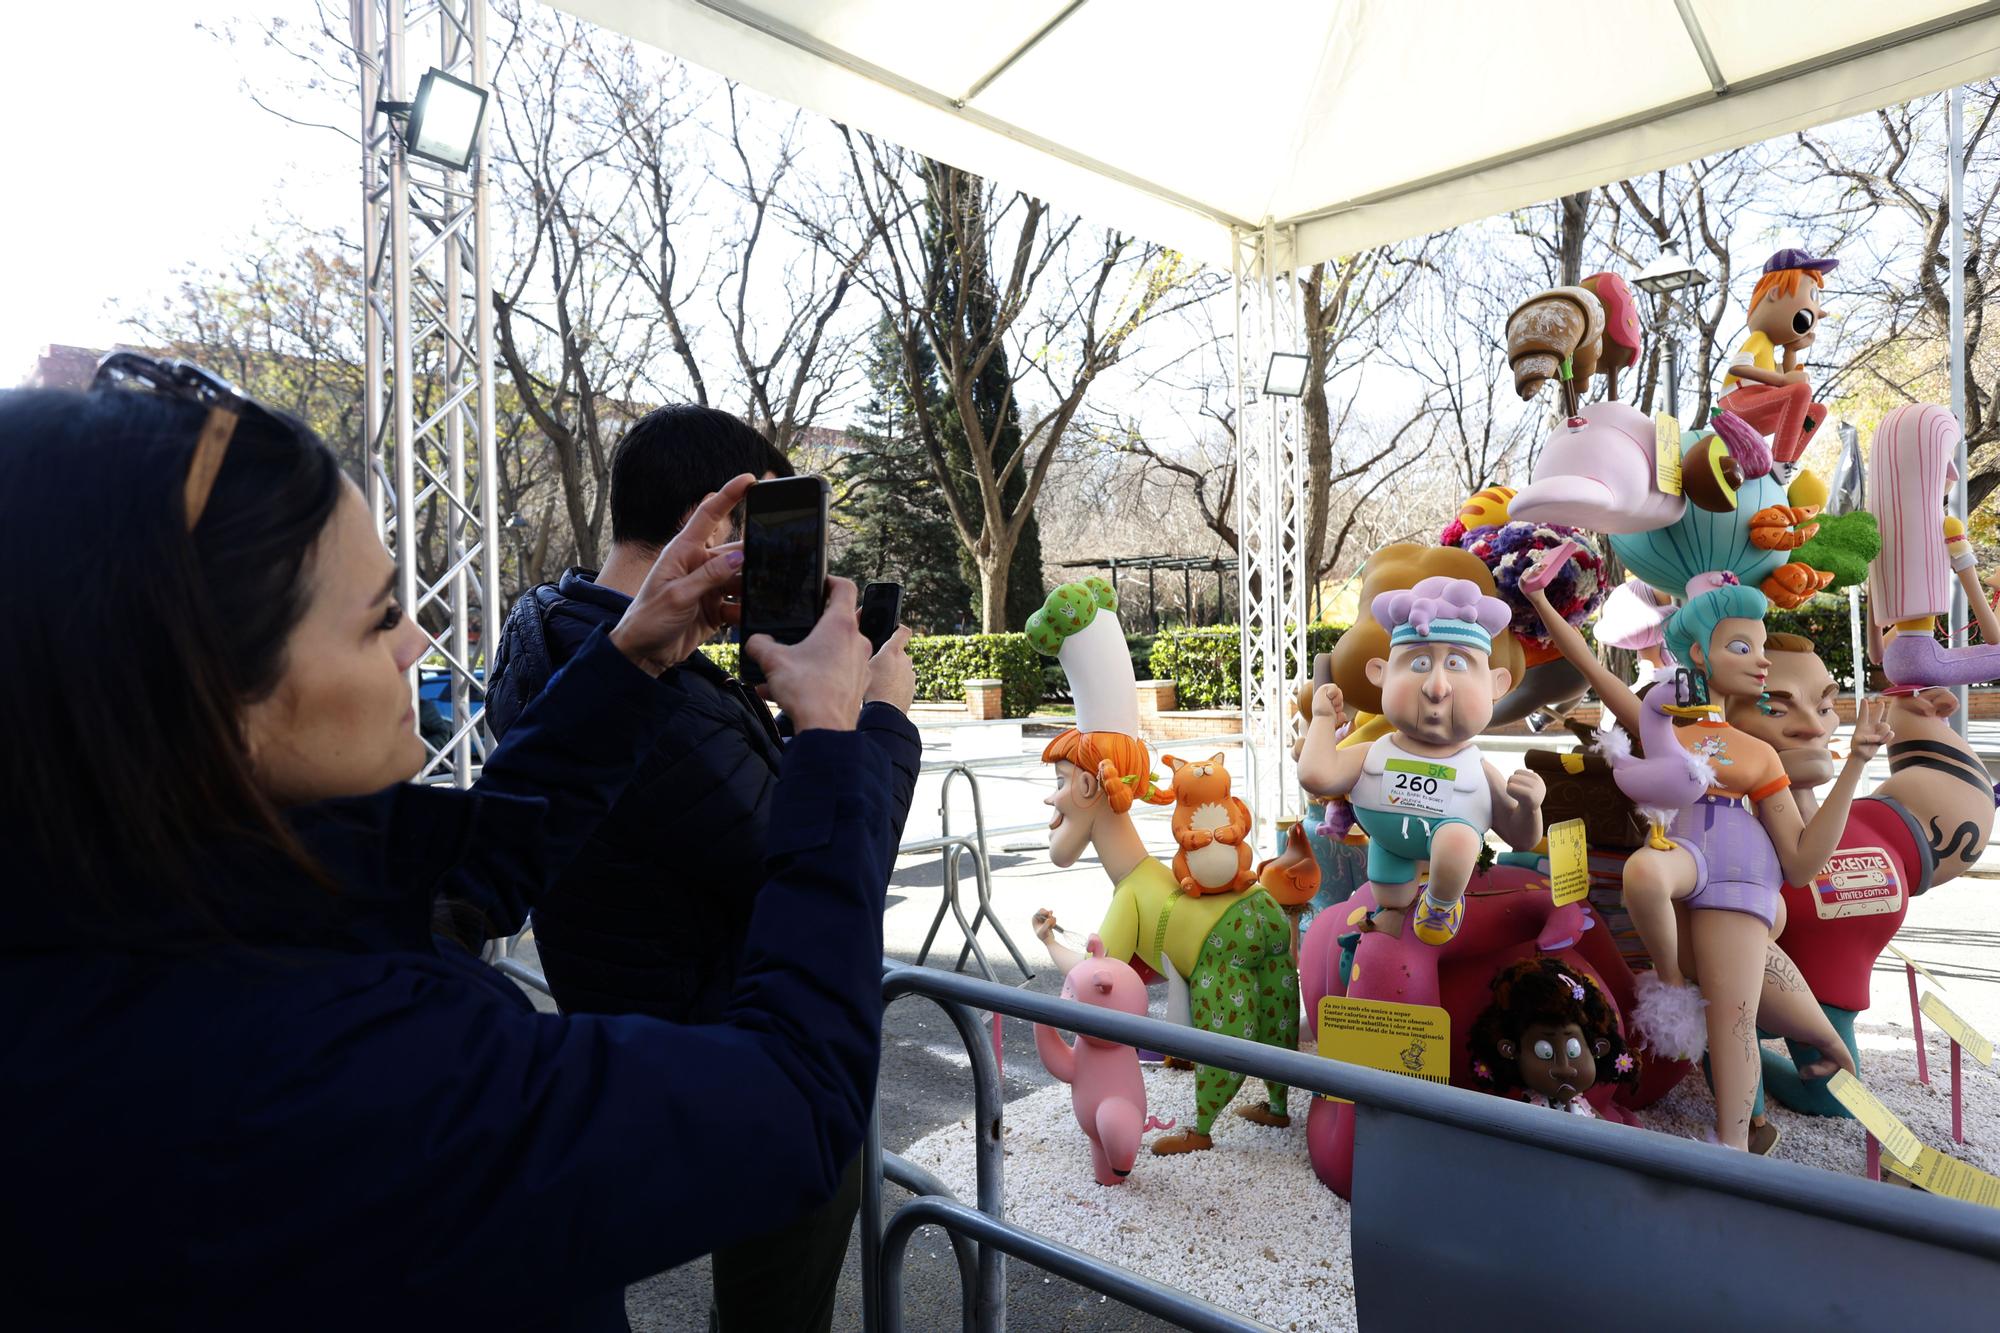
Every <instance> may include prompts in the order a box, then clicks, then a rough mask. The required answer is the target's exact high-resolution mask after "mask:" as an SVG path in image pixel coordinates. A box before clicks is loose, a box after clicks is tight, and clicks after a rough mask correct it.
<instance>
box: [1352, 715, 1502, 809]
mask: <svg viewBox="0 0 2000 1333" xmlns="http://www.w3.org/2000/svg"><path fill="white" fill-rule="evenodd" d="M1347 799H1348V802H1349V804H1351V805H1353V806H1354V807H1355V808H1356V809H1357V810H1375V811H1380V812H1381V813H1383V814H1390V815H1419V816H1421V817H1423V818H1425V819H1463V820H1464V821H1465V822H1466V823H1468V824H1470V825H1472V826H1473V827H1474V828H1476V829H1478V830H1479V831H1480V832H1482V833H1483V832H1485V831H1486V830H1487V829H1489V828H1491V827H1492V826H1493V789H1492V788H1491V786H1489V785H1488V783H1487V781H1486V760H1485V757H1484V756H1483V755H1481V754H1480V753H1479V747H1478V746H1477V745H1467V746H1465V747H1464V748H1462V749H1460V750H1459V751H1458V752H1457V753H1456V754H1453V755H1452V756H1450V757H1449V758H1446V759H1433V758H1431V757H1430V756H1429V755H1423V754H1411V753H1410V752H1409V751H1408V750H1405V749H1404V748H1403V747H1402V746H1400V745H1398V744H1397V743H1396V734H1395V733H1394V732H1391V733H1389V734H1388V735H1387V736H1383V737H1381V738H1380V739H1378V740H1376V741H1375V742H1374V744H1372V745H1370V746H1369V747H1368V757H1367V758H1366V759H1364V760H1362V763H1361V777H1360V778H1359V779H1358V780H1357V781H1356V782H1355V784H1354V790H1353V792H1351V793H1350V794H1349V795H1348V798H1347Z"/></svg>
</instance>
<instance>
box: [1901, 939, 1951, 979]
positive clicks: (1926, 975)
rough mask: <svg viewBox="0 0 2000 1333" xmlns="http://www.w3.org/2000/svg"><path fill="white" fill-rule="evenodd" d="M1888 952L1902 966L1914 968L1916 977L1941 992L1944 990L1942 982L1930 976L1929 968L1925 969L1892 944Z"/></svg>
mask: <svg viewBox="0 0 2000 1333" xmlns="http://www.w3.org/2000/svg"><path fill="white" fill-rule="evenodd" d="M1889 952H1890V953H1892V954H1895V955H1896V957H1898V958H1900V959H1902V960H1903V966H1905V967H1913V968H1915V969H1916V970H1917V975H1918V976H1920V977H1922V978H1923V979H1924V980H1925V981H1928V982H1930V983H1931V985H1933V986H1936V987H1937V988H1938V989H1939V990H1943V989H1944V988H1945V985H1944V983H1943V982H1942V981H1939V980H1938V979H1937V978H1936V977H1934V976H1932V975H1931V972H1930V969H1929V968H1927V967H1925V966H1924V965H1923V964H1922V963H1920V962H1918V961H1917V960H1916V959H1914V958H1912V957H1910V956H1909V955H1908V954H1906V953H1904V952H1903V951H1902V950H1901V949H1898V948H1897V947H1896V946H1895V945H1893V944H1892V945H1890V946H1889Z"/></svg>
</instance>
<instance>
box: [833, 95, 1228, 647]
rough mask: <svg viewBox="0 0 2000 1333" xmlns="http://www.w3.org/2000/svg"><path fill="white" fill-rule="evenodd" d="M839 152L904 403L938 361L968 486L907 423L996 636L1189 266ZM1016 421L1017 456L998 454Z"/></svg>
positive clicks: (986, 186) (949, 180)
mask: <svg viewBox="0 0 2000 1333" xmlns="http://www.w3.org/2000/svg"><path fill="white" fill-rule="evenodd" d="M846 138H847V145H848V152H849V161H850V164H851V166H852V170H853V182H852V189H853V197H854V199H855V201H856V203H857V204H858V205H859V207H860V209H861V211H862V216H863V217H864V218H865V220H866V222H867V226H868V228H869V231H870V232H871V233H872V236H873V240H874V249H873V252H872V255H871V257H870V258H869V259H868V261H867V262H865V263H863V264H860V265H858V266H857V267H856V269H855V272H856V273H857V275H858V276H860V277H861V279H862V281H864V282H865V283H866V284H867V285H868V286H869V288H870V289H871V290H872V291H874V293H875V294H876V296H877V297H878V298H879V299H880V300H881V302H882V305H883V307H884V309H885V310H886V312H887V313H888V315H889V319H890V323H891V325H892V327H893V328H894V330H895V332H896V335H897V337H898V339H899V341H900V342H901V344H902V346H903V350H904V357H903V360H904V367H905V373H906V378H907V387H908V389H909V391H910V394H911V397H912V399H913V400H915V401H918V402H925V401H929V399H930V395H931V393H932V392H933V391H932V389H931V387H930V386H929V385H928V384H927V383H925V382H924V374H923V365H922V357H921V349H923V348H928V349H929V350H930V351H931V352H932V353H933V354H934V355H935V357H936V363H937V367H938V379H939V381H940V385H941V388H942V392H943V395H944V397H945V399H946V401H947V403H948V404H949V405H950V406H951V407H952V408H955V409H956V412H957V415H958V418H959V421H960V422H961V423H962V426H963V430H964V438H965V446H966V452H967V455H968V457H967V459H966V460H965V462H966V466H965V467H964V469H963V471H964V473H965V474H969V475H961V474H960V472H959V470H958V469H956V468H954V466H953V463H952V460H951V459H950V458H949V456H948V453H947V449H946V441H945V440H944V439H943V437H942V432H941V430H940V428H939V423H938V421H937V420H936V419H935V417H934V416H933V415H932V414H930V413H927V412H925V413H918V414H916V420H917V424H918V426H919V432H920V435H921V438H922V442H923V446H924V453H925V456H926V457H927V458H929V459H930V462H931V466H932V468H933V470H934V471H935V473H936V475H937V477H938V479H939V481H940V483H941V485H940V487H939V490H940V492H941V493H942V495H943V496H944V498H945V500H946V503H947V505H948V507H949V509H950V512H951V519H952V526H953V528H954V530H955V531H956V532H957V534H958V538H959V541H960V542H961V544H962V545H963V546H964V547H965V549H966V550H967V551H968V552H969V553H970V555H971V556H972V559H973V563H974V565H975V566H976V568H977V569H978V572H979V582H980V608H981V609H980V619H981V623H982V625H983V626H984V627H985V628H986V629H987V630H988V631H989V632H997V631H999V630H1001V629H1004V628H1005V627H1006V611H1005V608H1006V602H1007V586H1008V577H1009V573H1010V565H1011V562H1012V559H1013V555H1014V549H1015V546H1016V544H1017V543H1018V542H1019V540H1020V538H1021V534H1022V531H1023V529H1024V528H1025V527H1026V525H1027V524H1028V522H1029V520H1030V518H1031V516H1032V515H1033V513H1034V505H1035V500H1036V499H1037V497H1038V496H1039V495H1040V494H1041V489H1042V485H1043V483H1044V481H1045V480H1046V479H1047V476H1048V470H1049V466H1050V464H1051V463H1052V462H1053V461H1054V458H1055V455H1056V451H1057V449H1058V448H1059V447H1061V446H1062V444H1063V443H1064V441H1065V440H1066V439H1067V437H1068V432H1069V429H1070V425H1071V422H1072V421H1073V420H1074V419H1075V417H1076V414H1077V411H1078V409H1079V408H1080V407H1081V406H1082V404H1083V400H1084V395H1085V394H1086V393H1087V392H1088V391H1089V389H1090V386H1091V384H1092V382H1093V381H1094V380H1096V379H1097V377H1098V376H1100V375H1102V374H1103V373H1104V372H1105V371H1106V370H1108V369H1110V368H1111V367H1112V366H1114V365H1116V364H1117V363H1118V361H1119V359H1120V357H1121V356H1122V355H1123V354H1124V352H1125V350H1126V347H1127V345H1128V343H1129V341H1130V340H1131V338H1132V336H1133V334H1134V333H1135V332H1136V331H1137V330H1138V329H1139V327H1140V326H1141V325H1143V324H1144V323H1145V322H1146V321H1148V320H1149V319H1152V318H1154V317H1155V316H1157V315H1158V314H1160V313H1161V312H1162V311H1164V310H1167V309H1170V308H1174V307H1175V306H1177V305H1178V304H1179V303H1180V302H1181V300H1182V299H1183V294H1182V288H1183V286H1184V285H1185V283H1186V281H1187V278H1188V273H1189V270H1188V266H1187V264H1186V261H1184V260H1183V259H1181V258H1180V257H1179V256H1178V255H1176V254H1173V253H1171V252H1168V251H1165V250H1163V249H1161V248H1159V247H1157V246H1151V245H1144V244H1141V243H1138V242H1135V241H1134V240H1133V239H1132V238H1130V237H1127V236H1123V235H1120V234H1118V233H1116V232H1112V231H1105V232H1102V233H1098V232H1094V231H1086V230H1084V229H1083V228H1082V226H1081V224H1080V223H1079V222H1078V221H1077V220H1076V219H1073V218H1071V219H1065V218H1061V217H1059V216H1057V215H1056V214H1055V213H1054V212H1053V211H1052V210H1051V209H1050V207H1049V205H1048V204H1047V203H1045V202H1043V201H1042V200H1039V199H1035V198H1032V197H1030V196H1028V195H1026V194H1021V193H1018V192H1005V191H1002V190H999V189H997V188H995V187H994V186H993V185H991V184H990V183H988V182H986V181H983V180H981V179H979V178H978V177H976V176H971V175H968V174H966V173H964V172H961V171H958V170H957V169H955V168H952V167H948V166H945V165H944V164H942V163H937V162H932V161H929V160H928V159H924V158H921V157H918V156H916V155H913V154H910V153H907V152H905V151H904V150H902V149H898V148H894V147H892V146H890V145H887V144H884V143H882V142H881V141H879V140H876V139H873V138H870V137H868V136H866V135H861V134H857V133H852V132H848V133H847V135H846ZM822 239H824V236H823V237H822ZM842 258H846V256H842ZM1003 368H1004V369H1003ZM989 372H999V373H997V374H996V375H995V377H994V378H988V376H989ZM1024 389H1032V391H1033V392H1034V393H1035V395H1036V398H1037V400H1038V401H1036V402H1035V403H1034V404H1033V405H1032V406H1031V405H1030V403H1029V401H1028V398H1027V394H1026V393H1025V392H1024ZM1016 414H1018V417H1019V420H1020V423H1021V425H1020V436H1019V441H1020V442H1019V444H1018V445H1017V446H1016V445H1011V444H1010V443H1009V442H1008V441H1006V440H1005V439H1003V430H1005V429H1006V428H1007V423H1008V422H1010V421H1011V420H1012V419H1013V417H1014V415H1016ZM1010 449H1011V452H1009V450H1010ZM1017 474H1018V476H1019V477H1020V478H1021V479H1022V484H1021V485H1020V486H1019V487H1018V488H1016V489H1015V491H1014V494H1013V495H1012V496H1011V497H1010V496H1009V494H1008V491H1009V482H1010V481H1011V480H1012V479H1013V478H1014V477H1015V476H1016V475H1017ZM968 483H969V484H968Z"/></svg>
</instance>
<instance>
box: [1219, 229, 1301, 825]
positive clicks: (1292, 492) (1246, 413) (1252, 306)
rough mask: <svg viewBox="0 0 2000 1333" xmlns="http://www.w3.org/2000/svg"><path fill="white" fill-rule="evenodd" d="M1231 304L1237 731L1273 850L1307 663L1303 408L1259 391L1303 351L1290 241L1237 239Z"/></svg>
mask: <svg viewBox="0 0 2000 1333" xmlns="http://www.w3.org/2000/svg"><path fill="white" fill-rule="evenodd" d="M1235 239H1236V244H1235V254H1234V257H1233V261H1232V264H1231V269H1232V272H1233V275H1234V278H1235V297H1236V403H1237V434H1236V439H1237V487H1236V495H1237V532H1238V533H1239V534H1240V538H1239V540H1240V547H1239V550H1238V552H1237V554H1238V557H1239V563H1238V565H1237V578H1238V590H1239V601H1238V605H1239V606H1240V607H1241V608H1242V618H1243V662H1242V672H1243V734H1244V737H1245V747H1244V748H1245V750H1246V752H1247V754H1248V757H1249V765H1248V766H1249V769H1250V772H1249V779H1250V788H1249V803H1250V809H1251V811H1252V813H1253V814H1254V815H1255V816H1256V819H1257V839H1258V846H1259V847H1274V846H1275V842H1274V839H1273V838H1272V836H1271V834H1272V830H1273V829H1274V827H1275V825H1276V823H1277V821H1278V820H1281V819H1296V818H1298V817H1299V816H1300V815H1301V814H1302V813H1303V804H1304V798H1303V797H1302V795H1301V794H1300V792H1299V784H1298V778H1297V765H1296V764H1295V763H1294V762H1293V760H1292V740H1293V737H1294V735H1295V734H1296V733H1295V731H1294V728H1295V727H1297V726H1302V725H1303V724H1304V723H1305V721H1307V719H1304V718H1298V717H1295V716H1293V715H1292V712H1291V707H1290V702H1291V695H1292V691H1293V689H1294V683H1295V681H1296V679H1297V677H1298V676H1299V675H1300V674H1301V673H1302V672H1305V671H1309V670H1310V669H1311V666H1312V663H1310V662H1309V661H1307V660H1306V567H1305V559H1306V557H1305V505H1306V477H1305V445H1304V441H1303V439H1302V438H1301V434H1300V416H1299V400H1298V399H1296V398H1284V397H1278V396H1275V395H1271V394H1266V393H1264V392H1263V391H1262V386H1263V383H1264V374H1265V368H1266V367H1267V366H1268V365H1269V364H1270V360H1271V353H1273V352H1297V351H1299V350H1301V348H1302V347H1303V338H1302V334H1301V331H1300V305H1299V299H1300V298H1299V290H1298V284H1297V282H1296V280H1295V278H1294V275H1293V273H1292V268H1293V265H1292V259H1291V256H1292V236H1291V234H1290V232H1289V230H1287V231H1278V230H1276V229H1274V228H1272V227H1269V226H1266V227H1264V228H1263V229H1262V230H1259V231H1238V232H1237V233H1236V238H1235Z"/></svg>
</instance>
